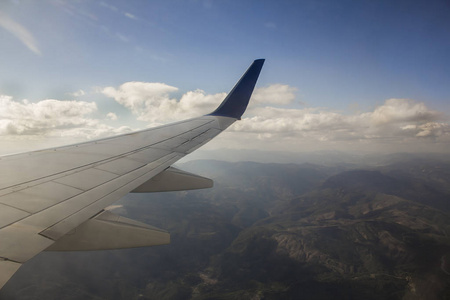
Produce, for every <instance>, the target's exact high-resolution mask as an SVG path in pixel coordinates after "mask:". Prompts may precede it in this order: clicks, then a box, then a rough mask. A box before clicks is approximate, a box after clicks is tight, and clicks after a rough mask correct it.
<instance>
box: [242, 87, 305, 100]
mask: <svg viewBox="0 0 450 300" xmlns="http://www.w3.org/2000/svg"><path fill="white" fill-rule="evenodd" d="M296 91H297V89H296V88H294V87H291V86H289V85H287V84H272V85H269V86H267V87H261V88H257V89H256V90H255V92H254V93H253V96H252V102H251V103H252V105H254V104H279V105H287V104H290V103H292V102H293V101H294V99H295V93H296Z"/></svg>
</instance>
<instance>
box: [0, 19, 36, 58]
mask: <svg viewBox="0 0 450 300" xmlns="http://www.w3.org/2000/svg"><path fill="white" fill-rule="evenodd" d="M0 26H1V27H2V28H3V29H5V30H7V31H9V32H10V33H11V34H13V35H14V36H15V37H16V38H18V39H19V40H20V41H21V42H22V43H23V44H24V45H25V46H26V47H27V48H28V49H30V50H31V51H32V52H34V53H35V54H37V55H41V51H40V50H39V48H38V46H37V42H36V39H35V38H34V37H33V35H32V34H31V32H30V31H28V29H26V28H25V27H24V26H22V25H21V24H19V23H17V22H16V21H14V20H13V19H11V18H10V17H9V16H8V15H6V14H4V13H2V12H0Z"/></svg>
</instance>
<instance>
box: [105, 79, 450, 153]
mask: <svg viewBox="0 0 450 300" xmlns="http://www.w3.org/2000/svg"><path fill="white" fill-rule="evenodd" d="M176 91H177V88H175V87H172V86H169V85H166V84H163V83H145V82H128V83H125V84H123V85H121V86H120V87H119V88H117V89H116V88H113V87H107V88H104V89H103V93H104V94H105V95H107V96H109V97H112V98H114V99H115V100H116V101H117V102H119V103H121V104H122V105H124V106H125V107H127V108H129V109H130V110H131V111H132V112H133V113H134V114H135V115H136V116H137V117H138V119H139V120H142V121H147V122H150V123H151V124H152V125H154V124H160V123H166V122H169V121H175V120H181V119H184V118H189V117H194V116H198V115H201V114H206V113H209V112H211V111H213V110H214V109H215V108H216V107H217V106H218V105H219V104H220V102H221V101H222V100H223V99H224V98H225V96H226V94H225V93H219V94H214V95H208V94H206V93H205V92H204V91H202V90H195V91H190V92H187V93H185V94H183V95H182V96H181V97H180V98H179V100H178V99H176V98H175V97H171V96H170V95H171V93H174V92H176ZM296 91H297V90H296V89H295V88H293V87H291V86H288V85H283V84H274V85H270V86H267V87H262V88H257V89H256V90H255V92H254V96H253V97H252V100H251V106H250V107H249V109H248V111H247V113H246V115H244V118H243V120H242V121H240V122H237V123H236V124H235V125H233V126H232V128H231V129H230V130H231V132H234V134H235V135H238V134H239V136H240V137H241V138H243V140H255V139H257V140H259V141H261V143H262V146H260V145H256V144H255V143H253V142H252V143H251V144H248V143H245V142H243V143H241V145H243V144H245V145H248V147H255V148H258V147H259V148H261V147H269V148H270V147H275V148H277V149H281V148H284V149H285V150H286V148H287V149H291V150H295V147H297V146H298V145H302V143H310V144H311V145H313V144H314V145H315V146H316V147H321V146H322V147H327V146H329V145H331V144H332V145H333V146H336V145H338V144H339V145H340V146H341V147H344V148H345V147H346V146H348V145H350V144H352V145H353V146H354V145H357V144H359V146H365V147H369V148H370V145H375V144H378V145H379V144H381V143H384V144H385V143H389V144H401V143H414V142H418V141H420V142H422V143H423V142H424V141H425V140H426V141H427V143H430V144H433V143H439V142H447V139H448V138H449V136H450V127H449V125H448V124H447V123H445V122H438V121H439V120H441V121H442V119H443V117H444V116H443V115H442V114H441V113H440V112H437V111H434V110H431V109H429V108H428V107H427V106H426V105H425V104H424V103H422V102H417V101H414V100H408V99H388V100H386V101H385V103H383V105H380V106H378V107H376V108H375V109H374V110H373V111H369V112H363V113H361V112H358V113H353V114H343V113H339V112H333V111H329V110H326V109H321V108H302V109H294V108H282V107H283V106H284V107H286V106H289V105H291V104H293V103H294V101H295V97H296V96H295V93H296ZM271 105H276V106H278V107H273V106H271ZM280 106H281V107H280ZM244 137H245V138H244ZM234 138H235V139H236V136H235V137H234ZM424 139H425V140H424ZM431 139H432V140H431ZM241 142H242V141H241ZM264 142H265V143H266V144H264ZM224 144H226V145H227V146H229V145H232V144H233V142H231V143H230V142H229V141H226V142H224Z"/></svg>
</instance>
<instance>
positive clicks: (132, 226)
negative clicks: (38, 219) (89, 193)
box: [46, 211, 170, 251]
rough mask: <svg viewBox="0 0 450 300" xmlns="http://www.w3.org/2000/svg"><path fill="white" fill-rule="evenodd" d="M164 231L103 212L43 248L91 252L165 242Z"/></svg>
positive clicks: (162, 243)
mask: <svg viewBox="0 0 450 300" xmlns="http://www.w3.org/2000/svg"><path fill="white" fill-rule="evenodd" d="M169 243H170V234H169V233H168V232H167V231H164V230H161V229H159V228H156V227H153V226H149V225H147V224H145V223H141V222H138V221H135V220H132V219H128V218H124V217H121V216H118V215H115V214H113V213H111V212H108V211H104V212H102V213H101V214H99V215H98V216H96V217H95V218H92V219H90V220H88V221H86V222H85V223H83V224H81V225H80V226H79V227H77V228H76V229H74V230H73V231H71V232H69V233H68V234H66V235H65V236H63V237H62V238H61V239H59V240H58V241H57V242H56V243H54V244H53V245H51V246H50V247H49V248H47V249H46V251H91V250H107V249H124V248H136V247H147V246H156V245H166V244H169Z"/></svg>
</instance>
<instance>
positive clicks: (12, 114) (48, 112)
mask: <svg viewBox="0 0 450 300" xmlns="http://www.w3.org/2000/svg"><path fill="white" fill-rule="evenodd" d="M96 111H97V105H96V104H95V103H94V102H84V101H73V100H72V101H60V100H54V99H47V100H42V101H39V102H36V103H30V102H28V101H27V100H23V101H21V102H18V101H14V100H13V99H12V97H9V96H5V95H0V135H1V136H25V135H28V136H47V137H48V136H53V137H73V138H76V139H91V138H98V137H102V136H106V135H111V134H114V133H122V132H128V131H130V129H129V128H126V127H120V128H114V127H111V126H107V125H104V124H102V123H100V121H99V120H97V119H95V118H93V117H91V116H90V115H91V114H93V113H94V112H96Z"/></svg>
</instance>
